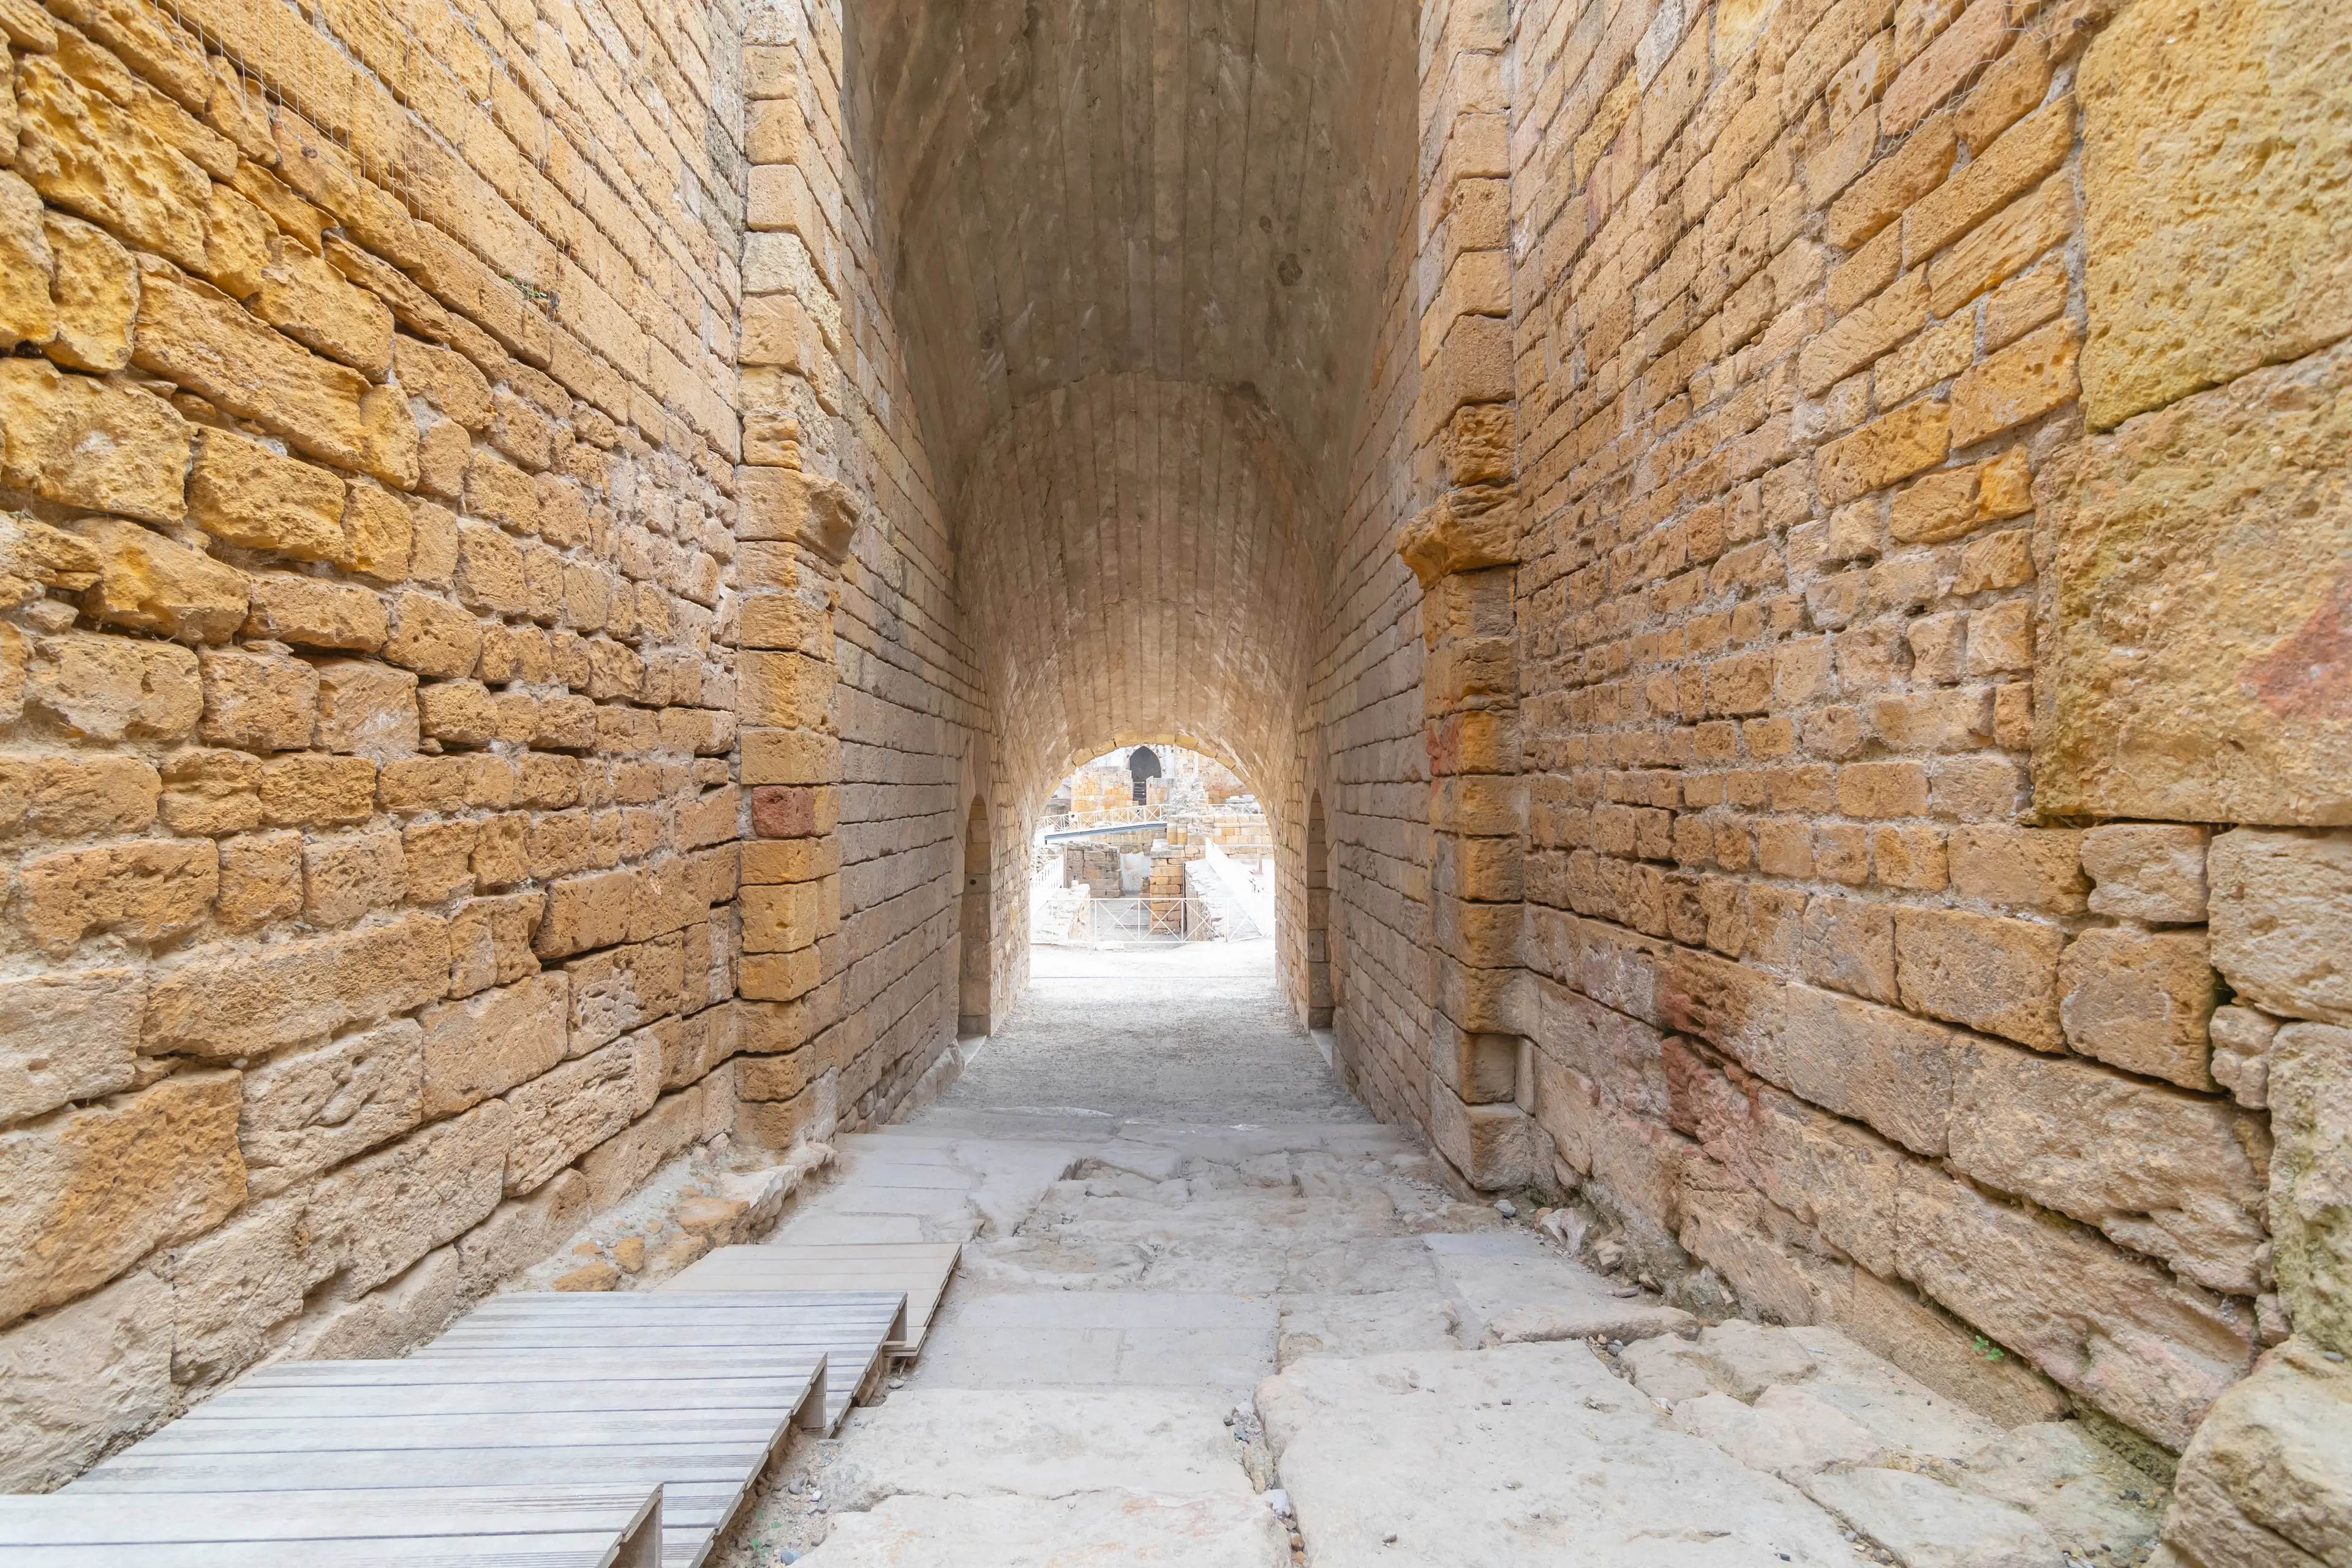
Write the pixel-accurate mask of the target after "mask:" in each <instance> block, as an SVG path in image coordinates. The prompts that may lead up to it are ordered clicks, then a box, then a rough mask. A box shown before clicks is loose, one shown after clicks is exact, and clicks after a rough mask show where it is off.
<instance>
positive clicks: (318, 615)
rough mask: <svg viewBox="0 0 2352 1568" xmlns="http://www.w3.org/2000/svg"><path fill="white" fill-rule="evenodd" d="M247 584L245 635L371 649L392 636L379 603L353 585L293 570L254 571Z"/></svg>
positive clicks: (360, 650)
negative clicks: (301, 573) (247, 599)
mask: <svg viewBox="0 0 2352 1568" xmlns="http://www.w3.org/2000/svg"><path fill="white" fill-rule="evenodd" d="M246 584H247V590H248V592H249V593H250V594H251V595H252V606H251V608H250V609H248V610H247V613H246V619H245V635H246V636H247V637H261V638H267V639H271V640H275V641H278V642H287V643H292V644H294V645H296V646H297V647H316V648H350V649H352V650H353V651H354V652H358V653H373V652H375V650H376V649H378V648H380V647H383V642H384V638H385V637H388V636H389V635H391V618H390V617H389V616H387V615H386V614H385V612H384V607H383V600H382V599H380V598H378V597H376V595H373V594H371V593H369V592H368V591H367V590H366V589H365V588H362V587H359V586H357V585H355V584H348V583H331V582H328V581H326V580H324V579H323V578H319V577H305V576H301V575H299V574H296V573H292V572H257V573H255V574H253V575H252V576H251V577H249V578H247V580H246Z"/></svg>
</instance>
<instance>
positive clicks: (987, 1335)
mask: <svg viewBox="0 0 2352 1568" xmlns="http://www.w3.org/2000/svg"><path fill="white" fill-rule="evenodd" d="M1264 952H1265V947H1264V945H1263V944H1234V945H1231V946H1228V945H1226V944H1222V943H1215V944H1198V945H1194V946H1190V947H1187V948H1183V949H1178V950H1173V951H1166V950H1163V951H1158V952H1140V953H1121V954H1106V953H1081V952H1074V951H1071V950H1055V949H1040V950H1039V951H1038V952H1037V954H1036V968H1035V971H1034V981H1033V984H1032V987H1031V989H1030V991H1029V992H1028V993H1027V994H1025V995H1024V997H1023V998H1022V999H1021V1001H1020V1003H1019V1004H1018V1005H1016V1007H1015V1008H1014V1009H1013V1012H1012V1014H1011V1015H1010V1016H1009V1018H1008V1020H1007V1022H1006V1023H1005V1025H1004V1026H1003V1027H1002V1029H1001V1030H1000V1032H999V1034H998V1036H997V1037H995V1038H993V1039H992V1040H991V1041H990V1042H989V1043H988V1045H987V1047H985V1049H984V1050H983V1051H982V1053H981V1055H980V1056H979V1058H978V1059H977V1061H976V1062H975V1063H974V1065H973V1066H972V1067H971V1068H969V1069H968V1070H967V1072H966V1074H965V1075H964V1077H963V1078H962V1079H960V1080H959V1081H958V1082H957V1083H956V1084H955V1085H954V1086H953V1087H952V1088H951V1089H950V1090H949V1091H948V1092H947V1094H946V1095H945V1096H944V1097H943V1098H942V1099H941V1100H940V1102H939V1103H937V1104H935V1105H933V1106H931V1107H930V1108H929V1109H928V1110H924V1111H922V1112H920V1113H919V1114H918V1115H916V1116H915V1117H913V1118H912V1119H911V1120H909V1121H907V1122H905V1123H903V1124H899V1125H896V1126H890V1127H886V1128H882V1129H879V1130H877V1131H874V1132H871V1133H866V1134H852V1135H846V1136H845V1137H843V1138H842V1139H841V1140H840V1142H839V1145H838V1149H839V1154H838V1160H837V1164H836V1174H835V1177H834V1179H833V1181H832V1182H831V1183H830V1184H828V1185H827V1186H825V1187H824V1188H823V1189H821V1190H820V1191H818V1192H816V1193H814V1194H811V1195H810V1197H809V1198H808V1199H807V1200H805V1201H804V1202H803V1205H802V1206H801V1207H800V1208H799V1209H798V1210H797V1211H796V1212H795V1213H794V1214H793V1215H791V1216H789V1217H788V1218H787V1219H786V1221H785V1223H784V1224H783V1225H782V1226H781V1227H780V1228H779V1230H778V1231H777V1233H776V1236H775V1237H774V1239H775V1240H777V1241H780V1242H792V1241H808V1242H824V1241H829V1240H834V1239H836V1238H839V1237H848V1236H852V1235H854V1236H856V1237H860V1238H863V1239H867V1240H894V1241H917V1240H927V1241H941V1240H954V1241H961V1242H962V1243H964V1244H965V1245H964V1249H963V1262H962V1265H961V1269H960V1271H959V1273H958V1275H957V1277H956V1279H955V1282H954V1284H953V1285H952V1287H951V1288H950V1292H949V1295H948V1298H947V1300H946V1303H945V1304H944V1306H943V1308H942V1310H941V1312H940V1317H939V1318H938V1319H937V1321H935V1323H934V1326H933V1329H932V1332H931V1335H930V1338H929V1342H928V1343H927V1346H926V1349H925V1351H924V1353H923V1355H922V1358H921V1360H920V1361H919V1363H917V1364H916V1366H915V1367H914V1369H913V1370H912V1371H911V1373H908V1374H907V1375H906V1376H904V1377H903V1378H900V1379H898V1380H895V1381H894V1386H893V1387H892V1389H891V1390H890V1391H889V1392H888V1393H887V1395H886V1396H885V1397H884V1399H883V1400H882V1401H881V1402H880V1403H879V1404H878V1405H876V1406H874V1407H871V1408H867V1409H865V1410H861V1411H859V1412H858V1413H856V1415H854V1416H853V1417H852V1419H851V1421H850V1423H849V1425H848V1426H847V1427H846V1428H845V1430H844V1432H843V1434H842V1436H840V1437H838V1438H836V1439H833V1440H828V1441H824V1442H813V1443H808V1444H803V1445H800V1446H798V1447H795V1448H794V1450H793V1453H792V1454H791V1455H790V1456H789V1457H788V1458H786V1460H785V1461H784V1464H783V1468H782V1472H781V1473H780V1474H779V1475H777V1476H776V1477H775V1478H773V1479H772V1485H771V1486H770V1487H769V1489H768V1490H767V1492H766V1494H765V1496H764V1497H763V1498H762V1500H761V1502H760V1503H759V1505H758V1507H757V1508H756V1509H755V1510H752V1511H751V1513H749V1514H748V1515H747V1516H746V1518H745V1521H744V1522H743V1523H741V1524H740V1525H739V1527H738V1528H737V1531H735V1534H734V1537H733V1540H732V1542H731V1545H730V1547H728V1548H726V1549H724V1550H723V1553H722V1560H723V1561H724V1562H725V1563H727V1565H728V1568H768V1565H769V1564H775V1563H793V1562H797V1563H805V1564H807V1565H809V1568H886V1565H887V1568H932V1565H937V1568H949V1565H953V1568H995V1565H1000V1564H1001V1565H1003V1568H1015V1565H1020V1568H1034V1565H1035V1564H1040V1563H1053V1564H1063V1563H1068V1564H1087V1565H1089V1568H1100V1565H1115V1564H1129V1563H1135V1564H1142V1563H1183V1564H1187V1565H1198V1568H1224V1565H1227V1564H1232V1565H1235V1568H1241V1565H1252V1568H1255V1565H1260V1564H1265V1565H1276V1564H1281V1563H1315V1564H1318V1565H1319V1568H1355V1565H1357V1564H1374V1563H1378V1564H1401V1563H1426V1564H1433V1565H1434V1564H1444V1565H1446V1568H1507V1565H1517V1564H1528V1565H1533V1564H1538V1563H1542V1564H1559V1563H1576V1564H1579V1565H1580V1568H1583V1565H1601V1564H1612V1565H1613V1564H1620V1563H1622V1564H1627V1565H1633V1564H1642V1565H1643V1568H1649V1565H1654V1564H1671V1565H1679V1564H1694V1565H1696V1564H1734V1563H1738V1564H1746V1563H1782V1562H1786V1563H1815V1564H1843V1563H1904V1564H1909V1565H1912V1568H2027V1565H2029V1564H2031V1565H2034V1568H2057V1565H2059V1564H2062V1563H2063V1564H2095V1565H2097V1568H2108V1565H2110V1564H2128V1563H2139V1562H2142V1561H2144V1560H2145V1559H2146V1558H2147V1553H2148V1552H2149V1550H2150V1548H2151V1547H2152V1546H2153V1544H2154V1540H2155V1534H2156V1529H2157V1522H2158V1503H2157V1499H2158V1496H2159V1495H2160V1490H2161V1489H2160V1488H2159V1486H2158V1484H2157V1483H2156V1482H2155V1481H2153V1480H2152V1479H2150V1478H2149V1477H2147V1476H2146V1475H2143V1474H2141V1473H2140V1472H2138V1471H2137V1470H2135V1469H2133V1468H2131V1467H2130V1465H2129V1464H2127V1463H2126V1461H2125V1459H2124V1458H2122V1457H2121V1455H2119V1454H2118V1453H2116V1452H2115V1451H2111V1450H2109V1449H2107V1448H2105V1447H2101V1446H2100V1445H2099V1444H2098V1443H2097V1442H2095V1441H2094V1440H2093V1437H2092V1436H2091V1435H2090V1433H2089V1429H2088V1428H2087V1427H2086V1426H2085V1425H2084V1424H2083V1423H2080V1422H2049V1423H2040V1424H2033V1425H2028V1426H2021V1427H2018V1428H2016V1429H2014V1430H2011V1431H2007V1432H2004V1431H2002V1430H2001V1429H2000V1427H1999V1426H1995V1425H1994V1424H1992V1423H1991V1422H1990V1421H1988V1420H1987V1419H1985V1418H1984V1417H1983V1416H1981V1415H1976V1414H1974V1413H1972V1412H1969V1411H1968V1410H1966V1409H1963V1408H1960V1407H1957V1406H1955V1405H1953V1403H1952V1402H1951V1401H1950V1400H1949V1399H1948V1398H1946V1397H1944V1396H1942V1395H1939V1394H1935V1393H1933V1392H1932V1391H1930V1390H1929V1389H1927V1387H1925V1386H1924V1385H1922V1384H1919V1383H1917V1382H1916V1381H1915V1380H1913V1379H1912V1378H1910V1377H1908V1376H1907V1375H1906V1374H1905V1373H1902V1372H1900V1371H1898V1370H1896V1369H1895V1367H1893V1366H1891V1365H1890V1364H1888V1363H1885V1362H1884V1361H1882V1360H1880V1359H1879V1358H1877V1357H1875V1356H1873V1355H1871V1354H1870V1353H1868V1352H1865V1351H1863V1350H1862V1349H1860V1348H1859V1347H1857V1346H1856V1345H1854V1344H1853V1342H1851V1341H1850V1340H1848V1339H1846V1338H1845V1337H1844V1336H1843V1335H1842V1334H1840V1333H1838V1332H1837V1331H1834V1330H1832V1329H1827V1328H1807V1329H1802V1330H1792V1329H1784V1328H1777V1327H1770V1326H1767V1325H1761V1324H1757V1323H1752V1322H1748V1321H1742V1320H1738V1319H1731V1320H1728V1321H1722V1322H1712V1323H1711V1322H1709V1321H1706V1319H1705V1318H1703V1317H1701V1316H1697V1315H1694V1314H1692V1313H1689V1312H1685V1311H1683V1310H1679V1309H1677V1308H1675V1307H1674V1306H1671V1305H1668V1304H1667V1303H1666V1302H1665V1301H1664V1300H1661V1298H1660V1297H1659V1296H1658V1295H1657V1294H1656V1293H1655V1292H1653V1291H1651V1290H1647V1289H1642V1288H1641V1287H1640V1286H1639V1285H1637V1284H1635V1283H1633V1282H1632V1281H1631V1280H1628V1279H1620V1278H1615V1277H1612V1276H1611V1275H1609V1274H1605V1273H1602V1272H1599V1271H1596V1270H1595V1269H1594V1268H1591V1267H1590V1266H1589V1263H1590V1260H1591V1259H1593V1258H1610V1257H1614V1256H1616V1254H1615V1252H1614V1250H1613V1249H1612V1248H1611V1247H1608V1246H1607V1241H1608V1237H1607V1225H1606V1222H1605V1221H1602V1220H1599V1219H1598V1218H1597V1217H1596V1215H1594V1214H1593V1213H1592V1212H1591V1211H1588V1210H1586V1209H1582V1208H1580V1207H1578V1206H1576V1205H1574V1204H1573V1203H1571V1204H1570V1205H1569V1206H1565V1207H1561V1208H1559V1209H1556V1210H1555V1209H1549V1208H1545V1209H1530V1208H1528V1207H1526V1206H1524V1205H1520V1204H1517V1203H1513V1202H1510V1201H1509V1200H1505V1201H1504V1202H1502V1203H1495V1204H1489V1203H1486V1202H1475V1203H1474V1202H1470V1201H1466V1199H1465V1197H1464V1196H1463V1195H1460V1194H1457V1193H1455V1192H1453V1191H1449V1190H1448V1187H1447V1185H1446V1184H1444V1179H1443V1177H1442V1175H1441V1173H1440V1168H1439V1167H1438V1166H1437V1165H1436V1164H1435V1163H1433V1160H1432V1159H1431V1157H1430V1155H1429V1153H1428V1152H1427V1151H1426V1150H1425V1149H1424V1148H1423V1146H1422V1145H1421V1144H1420V1142H1419V1141H1418V1138H1417V1135H1415V1134H1414V1133H1412V1132H1411V1131H1406V1130H1402V1129H1397V1128H1393V1127H1388V1126H1383V1125H1380V1124H1378V1123H1375V1122H1373V1121H1370V1118H1369V1117H1368V1116H1367V1115H1366V1114H1365V1113H1364V1112H1363V1111H1362V1110H1360V1108H1358V1107H1357V1106H1356V1105H1355V1103H1354V1102H1353V1100H1351V1099H1349V1097H1348V1095H1347V1094H1346V1091H1345V1090H1344V1089H1342V1088H1341V1087H1340V1086H1339V1084H1338V1082H1337V1080H1336V1079H1333V1078H1332V1077H1331V1076H1330V1075H1329V1073H1328V1069H1326V1068H1325V1066H1324V1064H1323V1062H1322V1060H1321V1058H1320V1056H1319V1054H1318V1052H1317V1049H1316V1047H1315V1046H1314V1044H1313V1043H1312V1041H1311V1040H1310V1038H1309V1037H1308V1036H1307V1035H1306V1033H1305V1032H1304V1031H1302V1030H1300V1029H1299V1028H1297V1026H1295V1025H1293V1024H1290V1023H1288V1022H1287V1021H1286V1019H1285V1018H1284V1017H1283V1015H1282V1013H1281V1011H1280V1009H1279V1006H1278V1004H1277V1000H1276V992H1275V981H1274V976H1273V974H1272V973H1271V970H1270V969H1269V968H1265V967H1261V964H1260V963H1259V962H1254V960H1255V958H1256V955H1258V954H1263V953H1264ZM1670 1288H1671V1286H1670ZM1681 1293H1682V1294H1683V1295H1684V1296H1685V1298H1690V1297H1691V1295H1692V1292H1691V1290H1690V1289H1688V1288H1684V1289H1682V1292H1681ZM1699 1294H1702V1295H1703V1294H1704V1287H1701V1288H1700V1289H1699Z"/></svg>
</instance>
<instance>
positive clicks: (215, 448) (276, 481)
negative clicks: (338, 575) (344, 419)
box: [188, 428, 349, 561]
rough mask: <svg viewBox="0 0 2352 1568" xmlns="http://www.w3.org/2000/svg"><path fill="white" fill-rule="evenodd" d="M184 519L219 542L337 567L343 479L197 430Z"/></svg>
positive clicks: (255, 444)
mask: <svg viewBox="0 0 2352 1568" xmlns="http://www.w3.org/2000/svg"><path fill="white" fill-rule="evenodd" d="M188 521H191V522H193V523H194V524H195V525H196V526H197V527H199V528H201V529H203V530H204V531H205V532H206V533H209V534H211V535H212V536H213V537H214V538H215V539H217V540H220V541H221V542H224V543H226V544H234V545H236V546H238V547H239V548H241V549H246V550H266V551H268V552H271V553H272V554H277V555H285V556H290V557H292V558H293V559H295V560H297V561H341V560H344V559H346V557H347V556H348V553H349V551H348V546H347V542H346V540H345V537H344V533H343V481H342V480H341V479H337V478H336V477H335V476H334V475H333V474H331V473H329V472H328V471H327V470H326V469H324V468H314V467H312V466H311V465H310V464H309V463H305V462H302V461H300V460H299V459H298V458H289V457H286V456H284V455H283V454H281V453H279V452H278V451H277V450H275V449H273V448H272V447H268V446H266V445H264V444H263V443H261V442H259V441H257V440H255V439H254V438H253V437H250V436H240V435H238V434H237V433H236V432H235V431H233V430H217V429H211V428H205V429H199V430H198V431H197V432H196V450H195V466H194V468H193V469H191V470H190V472H189V475H188Z"/></svg>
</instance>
